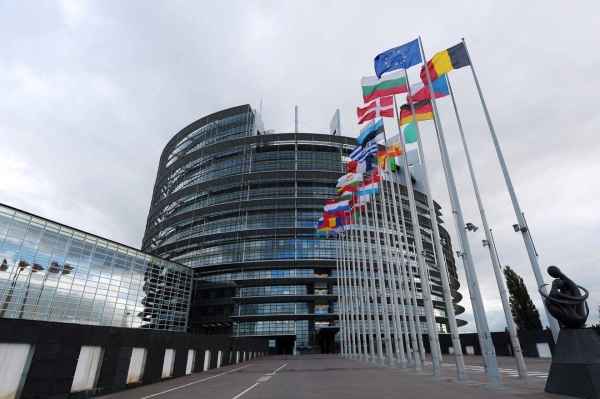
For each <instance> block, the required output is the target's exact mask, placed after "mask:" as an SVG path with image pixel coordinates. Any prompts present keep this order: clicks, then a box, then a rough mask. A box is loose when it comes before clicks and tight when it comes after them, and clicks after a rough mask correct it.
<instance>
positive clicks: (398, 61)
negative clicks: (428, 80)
mask: <svg viewBox="0 0 600 399" xmlns="http://www.w3.org/2000/svg"><path fill="white" fill-rule="evenodd" d="M421 62H423V59H422V58H421V49H420V47H419V39H415V40H413V41H412V42H408V43H406V44H403V45H402V46H398V47H394V48H391V49H389V50H387V51H384V52H383V53H381V54H378V55H377V56H376V57H375V59H374V64H375V74H376V75H377V77H378V78H381V75H382V74H383V73H385V72H390V71H395V70H397V69H408V68H410V67H411V66H413V65H417V64H420V63H421Z"/></svg>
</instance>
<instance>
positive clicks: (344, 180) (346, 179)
mask: <svg viewBox="0 0 600 399" xmlns="http://www.w3.org/2000/svg"><path fill="white" fill-rule="evenodd" d="M359 181H363V175H362V173H347V174H345V175H344V176H342V177H340V178H339V179H338V182H337V185H336V187H343V186H345V185H348V184H351V183H356V182H359Z"/></svg>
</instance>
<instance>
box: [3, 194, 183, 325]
mask: <svg viewBox="0 0 600 399" xmlns="http://www.w3.org/2000/svg"><path fill="white" fill-rule="evenodd" d="M0 262H1V264H0V317H8V318H17V319H28V320H46V321H56V322H65V323H78V324H92V325H104V326H114V327H129V328H149V329H158V330H169V331H186V323H187V318H188V309H189V301H190V294H191V284H192V276H193V272H192V270H191V269H190V268H188V267H186V266H183V265H180V264H177V263H174V262H171V261H167V260H164V259H161V258H158V257H155V256H151V255H147V254H145V253H143V252H141V251H139V250H136V249H133V248H129V247H127V246H124V245H119V244H117V243H115V242H112V241H108V240H105V239H102V238H99V237H97V236H94V235H91V234H87V233H84V232H82V231H80V230H75V229H72V228H70V227H66V226H63V225H60V224H58V223H54V222H52V221H49V220H46V219H43V218H40V217H37V216H34V215H30V214H27V213H24V212H21V211H19V210H16V209H13V208H10V207H7V206H4V205H0Z"/></svg>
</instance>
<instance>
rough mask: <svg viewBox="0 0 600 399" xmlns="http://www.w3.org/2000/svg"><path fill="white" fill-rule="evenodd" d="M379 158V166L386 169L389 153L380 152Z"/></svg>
mask: <svg viewBox="0 0 600 399" xmlns="http://www.w3.org/2000/svg"><path fill="white" fill-rule="evenodd" d="M377 158H379V166H381V167H382V168H383V169H385V160H386V159H387V151H386V150H383V151H379V154H378V155H377Z"/></svg>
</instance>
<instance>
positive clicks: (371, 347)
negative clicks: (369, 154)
mask: <svg viewBox="0 0 600 399" xmlns="http://www.w3.org/2000/svg"><path fill="white" fill-rule="evenodd" d="M358 187H359V190H360V183H359V186H358ZM363 187H364V183H363ZM365 213H366V203H365ZM359 220H360V244H361V247H362V261H363V280H364V290H365V306H366V308H367V317H368V320H369V325H368V326H369V350H370V353H371V362H373V363H375V361H376V360H375V337H374V336H373V325H372V320H371V295H370V294H369V287H368V286H369V278H368V272H367V257H366V255H365V246H366V245H368V242H367V243H365V240H364V234H363V217H362V212H361V214H360V217H359ZM367 234H368V231H367Z"/></svg>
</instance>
